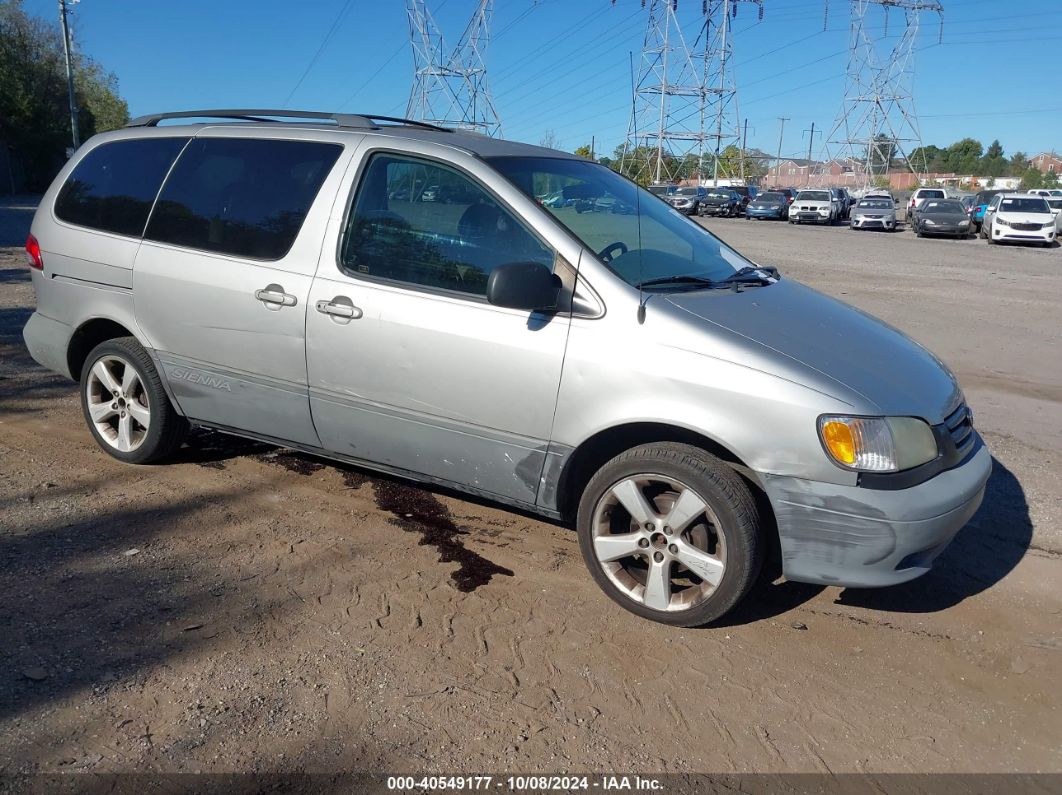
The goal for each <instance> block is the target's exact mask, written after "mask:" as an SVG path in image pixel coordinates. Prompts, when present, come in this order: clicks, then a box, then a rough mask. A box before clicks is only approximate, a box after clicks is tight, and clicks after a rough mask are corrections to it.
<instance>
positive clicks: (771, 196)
mask: <svg viewBox="0 0 1062 795" xmlns="http://www.w3.org/2000/svg"><path fill="white" fill-rule="evenodd" d="M756 201H757V202H760V203H762V204H781V203H782V202H784V201H785V196H784V195H783V194H781V193H761V194H760V195H759V196H757V197H756Z"/></svg>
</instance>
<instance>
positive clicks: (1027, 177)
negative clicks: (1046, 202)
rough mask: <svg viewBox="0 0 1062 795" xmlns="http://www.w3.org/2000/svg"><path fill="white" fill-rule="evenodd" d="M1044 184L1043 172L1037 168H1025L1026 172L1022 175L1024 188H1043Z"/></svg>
mask: <svg viewBox="0 0 1062 795" xmlns="http://www.w3.org/2000/svg"><path fill="white" fill-rule="evenodd" d="M1043 186H1044V175H1043V174H1041V173H1040V172H1039V171H1038V170H1037V169H1035V168H1027V169H1025V173H1024V174H1022V175H1021V187H1022V189H1023V190H1029V189H1030V188H1042V187H1043Z"/></svg>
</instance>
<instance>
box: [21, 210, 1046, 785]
mask: <svg viewBox="0 0 1062 795" xmlns="http://www.w3.org/2000/svg"><path fill="white" fill-rule="evenodd" d="M30 206H32V202H24V203H22V204H19V203H15V204H14V206H11V205H10V203H9V206H7V207H5V208H3V209H0V595H2V596H0V638H2V640H0V777H2V776H11V775H14V774H19V773H26V772H35V771H48V772H56V771H74V770H77V771H96V772H102V771H131V770H138V771H215V772H217V771H263V770H290V769H293V768H296V769H305V770H314V771H335V770H371V771H418V772H441V773H452V772H473V771H495V772H499V771H525V772H532V771H548V772H566V771H601V770H625V771H642V772H666V771H679V772H681V771H710V772H742V771H806V772H817V771H822V772H826V771H833V772H868V771H899V772H910V771H952V772H990V771H998V772H1007V771H1028V772H1031V771H1056V772H1062V750H1060V743H1059V738H1060V737H1062V710H1060V707H1062V629H1060V621H1062V595H1060V588H1059V585H1060V583H1062V510H1060V507H1062V506H1060V496H1059V495H1060V491H1059V483H1060V482H1062V346H1060V336H1062V324H1060V323H1059V317H1060V313H1059V306H1060V305H1062V251H1060V250H1058V249H1052V250H1031V249H1013V248H1000V247H989V246H987V245H986V244H985V243H984V242H983V241H974V240H968V241H933V240H918V239H915V237H914V236H913V235H911V234H910V233H896V234H892V235H889V234H879V233H854V232H851V231H849V230H847V229H844V228H793V227H790V226H789V225H787V224H778V223H773V224H772V223H769V222H764V223H759V222H746V221H742V220H725V219H718V220H712V221H710V222H708V223H709V225H710V227H711V228H712V229H713V230H716V231H717V232H718V233H719V234H720V235H722V236H723V237H724V239H726V240H728V241H730V242H732V243H733V244H735V245H736V246H737V247H738V248H739V249H741V250H743V251H745V252H746V253H748V254H749V255H750V256H752V257H754V258H755V259H757V260H758V261H760V262H763V263H769V264H774V265H777V266H778V267H780V268H781V269H782V271H783V272H784V273H785V275H786V276H788V277H791V278H796V279H800V280H802V281H804V282H806V283H808V284H810V285H812V286H814V287H817V288H819V289H822V290H824V291H826V292H828V293H831V294H833V295H836V296H839V297H841V298H843V299H845V300H847V301H850V302H852V303H854V304H856V305H857V306H859V307H861V308H863V309H866V310H867V311H869V312H872V313H874V314H876V315H878V316H880V317H882V318H884V319H885V320H887V321H889V322H891V323H892V324H894V325H896V326H898V327H899V328H901V329H903V330H905V331H907V332H908V333H910V334H912V335H913V336H914V337H915V338H916V339H918V340H919V341H921V342H923V343H924V344H926V345H927V346H929V347H930V348H932V349H933V350H934V351H936V352H937V353H938V354H939V355H940V356H941V357H942V358H943V359H944V360H945V361H947V362H948V363H949V364H950V365H951V366H952V367H953V369H954V370H955V371H956V373H957V374H958V376H959V378H960V380H961V381H962V383H963V386H964V387H965V389H966V393H967V397H968V399H969V402H970V404H971V405H972V407H973V408H974V411H975V412H976V415H977V424H978V426H979V428H980V430H981V432H982V434H983V435H984V436H985V439H986V440H987V443H988V445H989V447H990V448H991V450H992V452H993V454H994V456H995V459H996V463H995V471H994V473H993V476H992V479H991V481H990V484H989V490H988V495H987V497H986V499H985V502H984V505H983V507H982V508H981V510H980V512H979V513H978V514H977V516H976V517H975V518H974V520H973V521H972V522H971V524H970V525H969V526H968V527H967V528H966V529H965V530H964V531H963V532H962V533H961V534H960V535H959V537H958V538H957V540H956V541H955V543H954V544H953V545H952V546H951V547H950V548H949V550H948V551H947V552H946V553H945V555H944V556H943V557H942V558H941V559H940V560H939V563H938V569H937V570H936V571H934V572H933V573H932V574H930V575H928V576H926V577H924V578H923V579H921V580H919V581H916V582H914V583H910V584H908V585H905V586H902V587H898V588H893V589H889V590H884V591H852V590H842V589H839V588H820V587H812V586H804V585H798V584H793V583H784V582H776V583H766V582H765V583H763V584H762V585H761V586H760V587H759V588H758V591H757V593H756V594H755V595H754V597H753V599H752V600H750V601H749V602H747V603H746V605H745V606H744V607H743V608H742V609H740V610H739V611H738V612H737V613H735V614H733V615H732V616H730V617H729V619H728V620H727V622H726V623H725V624H724V625H721V626H716V627H711V628H707V629H701V630H677V629H671V628H667V627H663V626H659V625H654V624H650V623H647V622H644V621H641V620H639V619H637V618H635V617H634V616H633V615H630V614H628V613H626V612H623V611H621V610H620V609H618V608H617V607H615V606H614V605H613V604H612V603H611V602H609V601H608V600H607V599H606V598H605V597H604V596H603V595H602V594H601V593H599V592H598V590H597V588H596V587H595V586H594V584H593V583H592V581H591V580H590V578H589V576H588V575H587V574H586V572H585V571H584V569H583V565H582V562H581V560H580V557H579V552H578V548H577V544H576V539H575V536H574V533H573V532H571V530H570V529H569V528H567V527H564V526H560V525H555V524H550V523H546V522H542V521H539V520H537V519H535V518H533V517H529V516H524V515H520V514H515V513H512V512H509V511H507V510H504V509H501V508H498V507H495V506H491V505H488V504H484V503H480V502H476V501H472V500H468V499H465V498H463V497H460V496H456V495H453V494H448V493H442V492H432V491H426V490H422V489H419V488H416V487H413V486H410V485H407V484H405V483H401V482H399V481H396V480H391V479H386V478H380V477H375V476H371V475H369V474H368V473H366V472H362V471H358V470H356V469H353V468H349V467H344V466H336V465H333V464H330V463H327V462H323V461H318V460H314V459H312V458H308V457H304V456H300V455H295V454H292V453H288V452H284V451H278V450H275V449H271V448H269V447H267V446H265V445H257V444H251V443H247V442H242V441H239V440H233V439H228V438H225V437H221V436H217V435H210V434H200V435H197V436H196V437H195V438H193V439H192V441H191V442H190V444H189V445H188V446H187V447H186V448H185V449H184V450H182V452H181V454H180V456H179V458H178V459H177V461H175V462H173V463H170V464H167V465H162V466H151V467H143V468H135V467H128V466H124V465H122V464H120V463H118V462H116V461H114V460H113V459H111V458H109V457H107V456H106V455H104V454H103V453H102V452H101V451H100V450H99V449H97V447H96V446H95V444H94V443H93V442H92V441H91V438H90V437H89V434H88V432H87V430H86V429H85V428H84V426H83V422H82V419H81V416H80V409H79V406H78V402H77V395H76V391H75V389H74V388H73V385H71V384H69V383H67V382H65V381H63V380H62V379H60V378H58V377H56V376H52V375H50V374H48V373H45V372H44V371H42V370H41V369H39V368H38V367H37V366H36V365H35V364H33V362H32V361H31V360H30V359H29V357H28V355H27V354H26V352H25V350H24V348H23V347H22V343H21V328H22V325H23V324H24V323H25V321H26V319H27V318H28V316H29V314H30V312H31V311H32V306H33V294H32V290H31V287H30V284H29V279H28V276H27V272H26V269H25V266H24V264H23V256H22V253H21V251H20V250H19V248H18V245H19V244H20V242H21V240H22V239H24V235H25V231H26V230H25V227H26V225H27V224H28V219H29V212H30V211H29V210H28V209H18V207H30ZM2 246H8V248H2Z"/></svg>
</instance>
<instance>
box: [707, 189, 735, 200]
mask: <svg viewBox="0 0 1062 795" xmlns="http://www.w3.org/2000/svg"><path fill="white" fill-rule="evenodd" d="M731 195H732V194H730V193H726V192H725V191H719V190H713V191H711V192H709V193H708V198H709V199H729V198H730V197H731Z"/></svg>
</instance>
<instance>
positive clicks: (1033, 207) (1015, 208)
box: [999, 198, 1051, 213]
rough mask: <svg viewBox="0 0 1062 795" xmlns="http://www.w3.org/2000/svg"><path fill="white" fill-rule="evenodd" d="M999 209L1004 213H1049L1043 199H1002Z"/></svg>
mask: <svg viewBox="0 0 1062 795" xmlns="http://www.w3.org/2000/svg"><path fill="white" fill-rule="evenodd" d="M999 209H1000V210H1002V211H1003V212H1005V213H1049V212H1051V210H1050V208H1049V207H1048V206H1047V201H1046V200H1045V199H1038V198H1028V199H1003V201H1002V202H1000V207H999Z"/></svg>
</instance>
